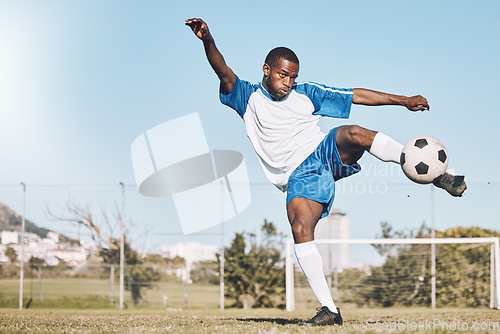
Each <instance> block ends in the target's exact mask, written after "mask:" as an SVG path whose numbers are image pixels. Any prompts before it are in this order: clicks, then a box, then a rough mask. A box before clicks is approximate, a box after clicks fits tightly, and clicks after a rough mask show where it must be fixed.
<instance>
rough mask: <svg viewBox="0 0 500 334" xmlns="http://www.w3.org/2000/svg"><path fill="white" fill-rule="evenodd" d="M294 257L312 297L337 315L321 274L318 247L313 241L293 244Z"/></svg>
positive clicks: (321, 264)
mask: <svg viewBox="0 0 500 334" xmlns="http://www.w3.org/2000/svg"><path fill="white" fill-rule="evenodd" d="M295 256H297V261H298V262H299V266H300V268H301V269H302V272H303V273H304V275H305V276H306V278H307V281H308V282H309V285H310V286H311V288H312V290H313V292H314V295H315V296H316V298H317V299H318V302H319V303H320V305H321V306H328V309H329V310H330V311H332V312H334V313H337V307H336V306H335V303H334V302H333V299H332V295H331V293H330V288H329V287H328V283H327V282H326V278H325V274H324V273H323V260H322V259H321V255H320V254H319V251H318V247H316V243H315V242H314V241H309V242H304V243H301V244H295Z"/></svg>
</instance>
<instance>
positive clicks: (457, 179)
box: [432, 172, 467, 197]
mask: <svg viewBox="0 0 500 334" xmlns="http://www.w3.org/2000/svg"><path fill="white" fill-rule="evenodd" d="M464 179H465V176H463V175H458V176H457V175H452V174H449V173H448V172H446V173H444V174H443V175H440V176H438V177H436V178H435V179H434V181H432V183H433V184H434V185H435V186H436V187H438V188H442V189H444V190H446V191H447V192H449V193H450V195H451V196H455V197H461V196H462V194H463V193H464V191H465V190H466V189H467V185H466V184H465V181H464Z"/></svg>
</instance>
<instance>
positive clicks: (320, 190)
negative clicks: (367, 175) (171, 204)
mask: <svg viewBox="0 0 500 334" xmlns="http://www.w3.org/2000/svg"><path fill="white" fill-rule="evenodd" d="M338 128H339V127H336V128H333V129H331V130H330V132H329V133H328V135H326V136H325V138H324V139H323V141H322V142H321V143H320V144H319V146H318V148H317V149H316V151H314V152H313V153H311V155H310V156H309V157H308V158H307V159H306V160H304V162H303V163H302V164H300V165H299V166H298V167H297V168H296V169H295V170H294V171H293V173H292V175H290V178H289V179H288V189H287V195H286V205H287V206H288V203H289V202H290V201H291V200H292V199H293V198H295V197H303V198H307V199H310V200H313V201H316V202H318V203H322V204H323V213H322V214H321V218H323V217H325V216H327V215H328V213H329V212H330V208H331V207H332V204H333V198H334V197H335V181H337V180H340V179H342V178H344V177H347V176H350V175H353V174H356V173H357V172H359V171H360V170H361V167H360V166H359V165H355V166H350V165H344V164H343V163H342V159H341V158H340V154H339V151H338V149H337V143H336V141H335V135H336V134H337V130H338Z"/></svg>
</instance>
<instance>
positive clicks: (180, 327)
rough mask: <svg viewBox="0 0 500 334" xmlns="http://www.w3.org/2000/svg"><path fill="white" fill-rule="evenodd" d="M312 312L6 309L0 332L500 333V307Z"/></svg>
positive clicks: (1, 316) (0, 318) (1, 313)
mask: <svg viewBox="0 0 500 334" xmlns="http://www.w3.org/2000/svg"><path fill="white" fill-rule="evenodd" d="M312 313H313V312H311V311H294V312H286V311H283V310H278V309H253V310H249V311H244V310H236V309H229V310H225V311H216V310H212V311H206V310H198V311H191V310H189V311H179V312H172V311H146V310H134V311H131V310H127V311H123V312H120V311H116V310H92V311H89V310H85V311H82V310H22V311H20V310H14V309H0V333H27V332H36V333H336V332H339V333H377V332H379V333H388V332H397V333H400V332H402V333H456V332H473V333H499V332H500V323H499V315H500V313H499V311H498V310H487V309H481V310H479V309H438V310H436V311H435V312H432V311H430V310H428V309H421V308H389V309H345V310H343V315H344V326H343V327H342V328H339V327H316V328H311V327H303V326H300V325H299V324H298V323H299V321H301V320H303V319H306V318H309V317H310V316H311V315H312ZM426 321H427V323H426ZM419 326H420V327H419ZM473 326H476V327H473ZM495 326H496V327H495Z"/></svg>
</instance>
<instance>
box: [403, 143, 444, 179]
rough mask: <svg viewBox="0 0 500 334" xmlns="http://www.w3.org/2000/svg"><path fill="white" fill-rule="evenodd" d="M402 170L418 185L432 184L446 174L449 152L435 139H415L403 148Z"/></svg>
mask: <svg viewBox="0 0 500 334" xmlns="http://www.w3.org/2000/svg"><path fill="white" fill-rule="evenodd" d="M401 168H403V172H404V173H405V175H406V176H407V177H408V178H409V179H410V180H412V181H414V182H416V183H420V184H427V183H432V181H434V179H435V178H436V177H438V176H440V175H441V174H443V173H444V172H446V168H448V152H447V151H446V148H445V147H444V145H443V144H442V143H441V142H440V141H439V140H437V139H436V138H434V137H431V136H419V137H415V138H413V139H411V140H410V141H409V142H408V143H407V144H406V145H405V146H404V147H403V151H402V153H401Z"/></svg>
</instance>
